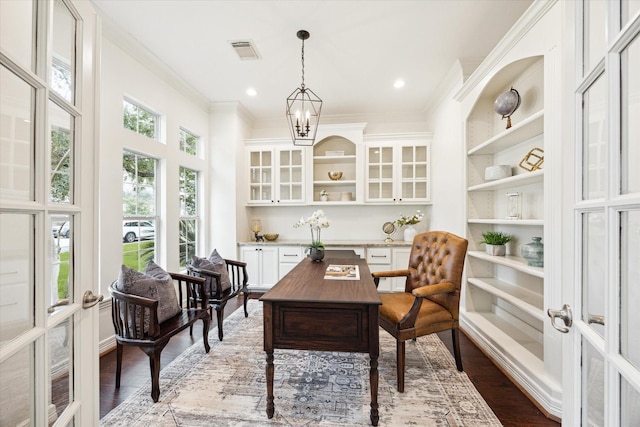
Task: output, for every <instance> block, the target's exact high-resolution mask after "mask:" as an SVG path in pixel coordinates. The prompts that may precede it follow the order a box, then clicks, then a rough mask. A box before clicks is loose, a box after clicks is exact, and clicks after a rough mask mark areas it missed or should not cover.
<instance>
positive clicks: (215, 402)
mask: <svg viewBox="0 0 640 427" xmlns="http://www.w3.org/2000/svg"><path fill="white" fill-rule="evenodd" d="M224 328H225V334H224V335H225V336H224V341H222V342H219V341H218V334H217V332H215V331H212V332H210V333H209V338H210V342H211V352H210V353H209V354H206V353H205V352H204V349H203V346H202V343H196V344H194V345H193V346H192V347H190V348H189V349H187V350H185V352H184V353H183V354H182V355H181V356H180V357H178V358H176V359H175V360H174V361H173V362H172V363H171V364H169V365H168V366H167V367H166V368H165V369H163V370H162V372H161V374H160V400H159V401H158V402H157V403H153V401H152V400H151V396H150V389H151V386H150V383H149V384H147V385H146V386H144V387H142V388H141V389H140V390H139V391H138V392H136V393H135V394H134V395H132V396H130V397H129V398H128V399H127V400H126V401H124V402H123V403H122V404H120V405H119V406H117V407H116V408H114V409H113V410H112V411H111V412H110V413H109V414H107V415H106V416H105V417H104V418H103V419H102V420H101V425H103V426H127V427H133V426H317V425H322V426H345V425H349V426H359V425H362V426H366V425H370V420H369V410H370V407H369V403H370V399H371V394H370V391H369V356H368V355H366V354H356V353H329V352H314V351H292V350H276V351H275V380H274V394H275V409H276V411H275V415H274V417H273V418H272V419H271V420H269V419H268V418H267V415H266V411H265V409H266V395H267V390H266V384H265V353H264V350H263V347H262V344H263V341H262V339H263V336H262V303H260V302H259V301H257V300H250V301H249V317H248V318H246V319H245V317H244V314H243V313H242V310H241V309H238V310H237V311H236V312H234V313H233V314H232V315H231V316H229V318H227V319H226V320H225V325H224ZM197 330H198V329H197V328H196V329H195V330H194V333H195V332H196V331H197ZM395 348H396V346H395V340H394V339H393V338H392V337H391V336H390V335H389V334H387V333H386V332H385V331H383V330H382V329H381V330H380V359H379V372H380V381H379V382H380V384H379V387H378V403H379V405H380V409H379V410H380V423H379V425H380V426H408V425H415V426H446V427H459V426H473V427H478V426H500V425H501V424H500V422H499V421H498V419H497V418H496V416H495V415H494V414H493V412H492V411H491V409H490V408H489V407H488V406H487V404H486V403H485V402H484V400H483V399H482V397H481V396H480V394H479V393H478V391H477V390H476V389H475V387H474V386H473V384H472V383H471V381H470V380H469V378H468V377H467V375H466V374H465V373H463V372H458V371H457V370H456V368H455V362H454V360H453V356H452V355H451V353H449V351H448V350H447V348H446V347H445V346H444V344H443V343H442V341H440V339H439V338H438V337H437V336H436V335H430V336H425V337H421V338H418V340H417V341H415V342H414V341H408V342H407V349H406V358H407V359H406V366H407V370H406V374H405V378H406V379H405V392H404V393H398V392H397V389H396V374H395V370H396V362H395V357H396V355H395ZM463 362H464V360H463Z"/></svg>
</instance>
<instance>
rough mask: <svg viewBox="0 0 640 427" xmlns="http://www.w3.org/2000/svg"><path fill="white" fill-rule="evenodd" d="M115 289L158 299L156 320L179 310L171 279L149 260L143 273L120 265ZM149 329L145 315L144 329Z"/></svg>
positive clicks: (172, 314) (160, 320)
mask: <svg viewBox="0 0 640 427" xmlns="http://www.w3.org/2000/svg"><path fill="white" fill-rule="evenodd" d="M116 289H118V290H119V291H121V292H124V293H126V294H132V295H138V296H141V297H145V298H150V299H153V300H156V301H158V322H160V323H162V322H164V321H165V320H167V319H169V318H171V317H173V316H175V315H176V314H178V313H179V312H180V310H181V309H180V305H179V304H178V297H177V295H176V290H175V287H174V285H173V279H171V276H170V275H169V273H167V272H166V271H165V270H164V269H163V268H162V267H160V266H159V265H157V264H156V263H154V262H153V261H150V262H149V264H147V267H146V268H145V271H144V273H141V272H139V271H136V270H134V269H132V268H129V267H127V266H126V265H122V267H121V269H120V277H119V278H118V283H117V285H116ZM148 330H149V316H146V315H145V319H144V331H145V332H148Z"/></svg>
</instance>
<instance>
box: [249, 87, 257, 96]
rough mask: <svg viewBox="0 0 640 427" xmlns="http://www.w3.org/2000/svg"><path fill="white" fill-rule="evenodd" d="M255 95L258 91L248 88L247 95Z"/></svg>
mask: <svg viewBox="0 0 640 427" xmlns="http://www.w3.org/2000/svg"><path fill="white" fill-rule="evenodd" d="M257 94H258V91H257V90H255V89H254V88H252V87H250V88H249V89H247V95H249V96H256V95H257Z"/></svg>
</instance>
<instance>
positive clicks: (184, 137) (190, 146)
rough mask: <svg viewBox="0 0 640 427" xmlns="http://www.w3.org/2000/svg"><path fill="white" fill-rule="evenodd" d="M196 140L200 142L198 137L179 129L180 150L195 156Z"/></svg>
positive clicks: (196, 152)
mask: <svg viewBox="0 0 640 427" xmlns="http://www.w3.org/2000/svg"><path fill="white" fill-rule="evenodd" d="M198 142H200V137H197V136H195V135H194V134H192V133H191V132H189V131H186V130H184V129H180V150H182V151H184V152H185V153H187V154H191V155H192V156H197V155H198Z"/></svg>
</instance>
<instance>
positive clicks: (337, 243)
mask: <svg viewBox="0 0 640 427" xmlns="http://www.w3.org/2000/svg"><path fill="white" fill-rule="evenodd" d="M309 243H310V242H309V241H308V240H280V239H278V240H275V241H272V242H269V241H264V242H254V241H248V242H238V246H304V247H306V246H309ZM322 243H324V245H325V247H327V246H328V247H354V246H357V247H368V248H370V247H409V246H411V242H405V241H403V240H394V241H393V242H390V243H387V242H385V241H384V240H380V241H374V240H326V241H324V240H323V242H322Z"/></svg>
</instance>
